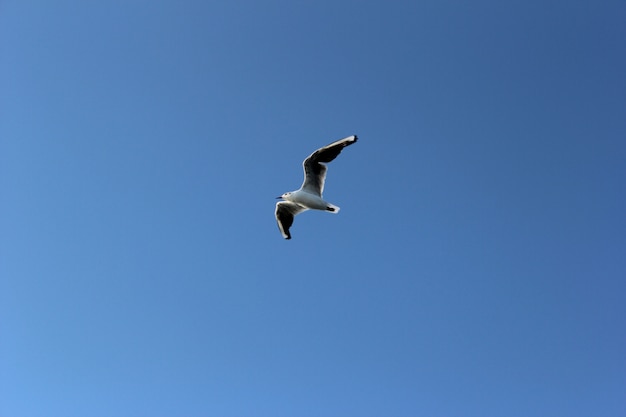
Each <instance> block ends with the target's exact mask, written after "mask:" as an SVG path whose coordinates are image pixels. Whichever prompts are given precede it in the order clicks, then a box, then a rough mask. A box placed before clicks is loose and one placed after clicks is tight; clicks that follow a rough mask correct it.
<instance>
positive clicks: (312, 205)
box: [281, 189, 339, 213]
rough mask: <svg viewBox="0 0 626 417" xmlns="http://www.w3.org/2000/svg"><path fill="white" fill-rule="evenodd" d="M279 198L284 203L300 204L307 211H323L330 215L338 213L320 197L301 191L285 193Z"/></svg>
mask: <svg viewBox="0 0 626 417" xmlns="http://www.w3.org/2000/svg"><path fill="white" fill-rule="evenodd" d="M281 197H282V198H283V199H284V200H286V201H291V202H292V203H297V204H300V205H302V206H304V207H306V208H307V209H313V210H325V211H330V212H332V213H338V212H339V207H337V206H335V205H334V204H331V203H329V202H327V201H325V200H324V199H323V198H322V197H321V196H318V195H315V194H313V193H310V192H308V191H306V190H303V189H300V190H297V191H292V192H290V193H285V194H283V195H282V196H281Z"/></svg>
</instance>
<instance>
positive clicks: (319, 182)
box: [302, 135, 358, 197]
mask: <svg viewBox="0 0 626 417" xmlns="http://www.w3.org/2000/svg"><path fill="white" fill-rule="evenodd" d="M357 140H358V138H357V136H356V135H352V136H348V137H347V138H343V139H340V140H338V141H336V142H333V143H331V144H330V145H326V146H324V147H323V148H319V149H318V150H316V151H315V152H313V153H312V154H311V155H309V157H308V158H306V159H305V160H304V162H302V168H303V169H304V182H303V183H302V189H303V190H305V191H308V192H310V193H313V194H316V195H318V196H320V197H321V196H322V193H323V192H324V181H325V180H326V171H327V168H326V165H324V163H327V162H330V161H332V160H333V159H335V158H336V157H337V155H339V154H340V153H341V151H342V150H343V148H345V147H346V146H350V145H352V144H353V143H355V142H356V141H357Z"/></svg>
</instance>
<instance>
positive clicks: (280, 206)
mask: <svg viewBox="0 0 626 417" xmlns="http://www.w3.org/2000/svg"><path fill="white" fill-rule="evenodd" d="M306 210H308V209H307V208H306V207H304V206H301V205H300V204H297V203H293V202H291V201H279V202H278V203H276V213H275V214H276V223H278V229H279V230H280V233H282V235H283V237H284V238H285V239H291V233H289V228H290V227H291V225H292V224H293V218H294V217H296V215H298V214H300V213H302V212H303V211H306Z"/></svg>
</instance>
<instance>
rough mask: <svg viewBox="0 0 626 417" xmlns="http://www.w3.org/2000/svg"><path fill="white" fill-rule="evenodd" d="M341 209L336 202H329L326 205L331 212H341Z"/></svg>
mask: <svg viewBox="0 0 626 417" xmlns="http://www.w3.org/2000/svg"><path fill="white" fill-rule="evenodd" d="M339 210H341V209H340V208H339V206H336V205H334V204H330V203H327V205H326V211H330V212H331V213H335V214H337V213H339Z"/></svg>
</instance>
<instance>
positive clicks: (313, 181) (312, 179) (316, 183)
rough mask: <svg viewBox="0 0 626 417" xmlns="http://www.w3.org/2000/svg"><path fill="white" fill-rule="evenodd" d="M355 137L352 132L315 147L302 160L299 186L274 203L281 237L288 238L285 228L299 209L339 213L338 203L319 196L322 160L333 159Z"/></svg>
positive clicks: (320, 192) (323, 181) (288, 226)
mask: <svg viewBox="0 0 626 417" xmlns="http://www.w3.org/2000/svg"><path fill="white" fill-rule="evenodd" d="M357 140H358V138H357V136H356V135H353V136H348V137H347V138H343V139H340V140H338V141H335V142H333V143H331V144H330V145H327V146H324V147H323V148H320V149H318V150H316V151H315V152H313V153H312V154H311V155H309V156H308V157H307V158H306V159H305V160H304V162H302V168H303V169H304V182H303V183H302V187H300V189H299V190H296V191H291V192H288V193H284V194H283V195H281V196H280V197H278V198H282V199H283V201H279V202H278V203H276V212H275V215H276V222H277V223H278V229H279V230H280V232H281V233H282V235H283V237H284V238H285V239H291V233H289V228H290V227H291V225H292V224H293V219H294V217H295V216H297V215H298V214H300V213H302V212H303V211H306V210H310V209H312V210H324V211H329V212H331V213H335V214H337V213H339V210H340V209H339V207H338V206H336V205H334V204H331V203H329V202H328V201H325V200H324V198H323V197H322V193H323V192H324V183H325V181H326V171H327V170H328V168H327V167H326V165H325V163H327V162H330V161H332V160H333V159H335V158H336V157H337V155H339V153H341V150H342V149H343V148H345V147H346V146H350V145H352V144H353V143H355V142H356V141H357Z"/></svg>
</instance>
